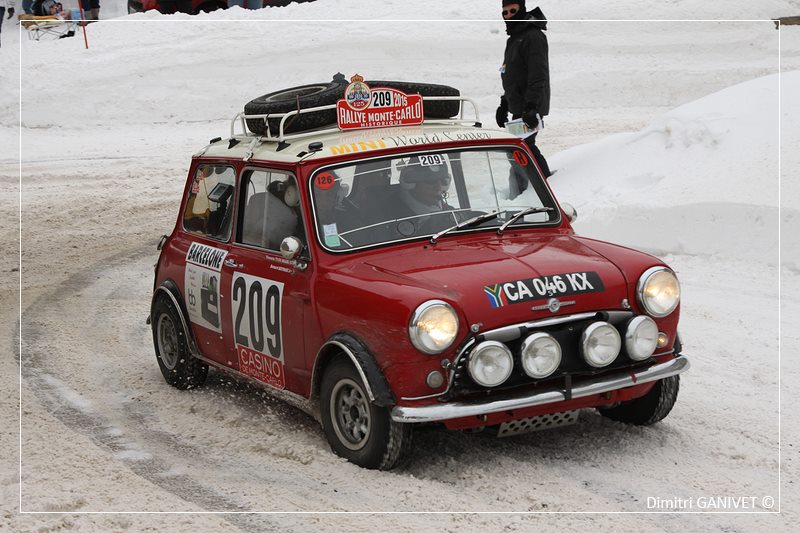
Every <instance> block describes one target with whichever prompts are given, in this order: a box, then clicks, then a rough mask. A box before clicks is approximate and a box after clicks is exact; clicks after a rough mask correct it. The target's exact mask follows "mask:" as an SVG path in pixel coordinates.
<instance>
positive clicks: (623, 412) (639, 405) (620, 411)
mask: <svg viewBox="0 0 800 533" xmlns="http://www.w3.org/2000/svg"><path fill="white" fill-rule="evenodd" d="M679 388H680V376H670V377H668V378H664V379H662V380H659V381H656V384H655V385H654V386H653V388H652V389H650V392H648V393H647V394H645V395H644V396H642V397H641V398H636V399H635V400H631V401H629V402H623V403H621V404H619V405H617V406H615V407H600V408H598V409H597V410H598V411H599V412H600V414H601V415H603V416H605V417H608V418H610V419H611V420H616V421H617V422H625V423H626V424H633V425H636V426H649V425H652V424H655V423H656V422H659V421H661V420H663V419H664V418H666V416H667V415H668V414H669V412H670V411H672V407H673V406H674V405H675V401H676V400H677V399H678V389H679Z"/></svg>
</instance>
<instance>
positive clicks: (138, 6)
mask: <svg viewBox="0 0 800 533" xmlns="http://www.w3.org/2000/svg"><path fill="white" fill-rule="evenodd" d="M142 11H144V5H143V4H142V2H137V0H128V14H132V13H141V12H142Z"/></svg>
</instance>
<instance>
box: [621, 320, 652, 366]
mask: <svg viewBox="0 0 800 533" xmlns="http://www.w3.org/2000/svg"><path fill="white" fill-rule="evenodd" d="M657 344H658V326H657V325H656V323H655V321H654V320H653V319H652V318H650V317H649V316H645V315H639V316H637V317H634V318H633V319H631V321H630V322H628V330H627V331H626V332H625V350H627V352H628V357H630V358H631V359H633V360H634V361H644V360H645V359H647V358H648V357H650V356H651V355H653V352H655V351H656V345H657Z"/></svg>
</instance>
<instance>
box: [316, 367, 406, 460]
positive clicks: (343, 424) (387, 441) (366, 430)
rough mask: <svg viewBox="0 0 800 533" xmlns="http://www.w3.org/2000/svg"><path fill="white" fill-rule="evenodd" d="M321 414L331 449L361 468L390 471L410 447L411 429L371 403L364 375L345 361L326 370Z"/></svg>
mask: <svg viewBox="0 0 800 533" xmlns="http://www.w3.org/2000/svg"><path fill="white" fill-rule="evenodd" d="M320 411H321V414H322V429H323V430H324V432H325V437H326V438H327V439H328V443H329V444H330V445H331V449H333V451H334V453H336V455H339V456H340V457H344V458H345V459H347V460H348V461H350V462H351V463H354V464H357V465H358V466H361V467H364V468H371V469H378V470H390V469H391V468H394V467H395V466H397V465H398V464H399V463H400V462H402V460H403V459H404V458H405V456H406V455H407V453H408V450H409V449H410V447H411V426H409V425H408V424H400V423H397V422H395V421H393V420H392V418H391V416H390V414H389V410H388V409H387V408H386V407H381V406H378V405H374V404H372V403H370V401H369V397H368V396H367V393H366V389H365V387H364V383H363V382H362V380H361V376H359V374H358V372H357V371H356V369H355V368H354V367H353V365H352V364H351V363H350V362H349V361H347V360H345V359H337V360H335V361H333V362H332V363H331V364H330V365H329V366H328V367H327V368H326V369H325V374H324V375H323V377H322V386H321V390H320Z"/></svg>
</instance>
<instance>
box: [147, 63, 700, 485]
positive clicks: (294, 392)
mask: <svg viewBox="0 0 800 533" xmlns="http://www.w3.org/2000/svg"><path fill="white" fill-rule="evenodd" d="M470 108H472V110H473V111H474V117H473V116H469V118H465V116H467V115H468V110H469V109H470ZM237 126H238V127H237ZM239 127H240V128H241V132H237V130H238V129H239ZM248 130H249V131H248ZM575 216H576V215H575V211H574V209H573V208H571V207H570V206H568V205H566V204H564V205H559V203H558V202H557V201H556V199H555V197H554V196H553V194H552V191H551V190H550V188H549V187H548V185H547V182H546V181H545V179H544V178H543V177H542V174H541V172H540V170H539V169H538V168H537V166H536V163H535V161H534V159H533V158H532V156H531V154H530V153H529V151H528V149H527V147H526V145H525V144H524V142H522V141H521V140H520V139H519V138H518V137H516V136H514V135H511V134H509V133H507V132H504V131H497V130H490V129H483V128H482V127H481V124H480V122H479V119H478V112H477V107H476V106H475V105H474V103H473V102H472V101H471V100H470V99H468V98H464V97H461V96H459V95H458V91H456V90H455V89H452V88H449V87H446V86H438V85H429V84H412V83H402V82H382V81H365V80H364V79H363V78H361V77H359V76H354V77H353V78H352V79H351V80H350V81H349V82H348V81H347V80H345V79H344V77H342V76H339V77H338V79H337V78H334V81H333V82H331V83H320V84H314V85H309V86H303V87H296V88H292V89H288V90H284V91H279V92H276V93H271V94H267V95H265V96H263V97H260V98H257V99H255V100H253V101H252V102H250V103H249V104H248V105H247V106H245V113H244V114H239V115H237V117H236V118H234V120H233V122H232V124H231V133H230V136H229V137H228V138H225V139H222V138H217V139H214V140H212V141H211V143H210V144H209V145H208V146H206V147H205V148H203V149H202V150H200V152H198V153H197V154H196V155H195V156H194V157H193V158H192V163H191V167H190V168H189V175H188V179H187V182H186V188H185V192H184V195H183V200H182V203H181V207H180V212H179V214H178V218H177V222H176V225H175V228H174V230H173V231H172V233H171V234H170V235H169V236H165V237H164V238H163V239H162V242H161V243H160V245H159V247H160V249H161V255H160V258H159V260H158V263H157V265H156V271H155V284H154V294H153V300H152V307H151V315H150V321H151V324H152V330H153V341H154V344H155V350H156V355H157V360H158V364H159V366H160V368H161V371H162V373H163V375H164V378H165V379H166V381H167V382H168V383H170V384H171V385H173V386H175V387H178V388H182V389H185V388H190V387H196V386H199V385H202V384H203V382H204V380H205V379H206V375H207V372H208V366H209V365H212V366H215V367H218V368H220V369H224V370H226V371H229V372H233V373H235V374H238V375H240V376H242V377H246V378H249V379H251V380H253V381H255V382H258V383H260V384H264V385H266V386H267V387H269V388H271V389H274V390H275V391H276V392H279V395H280V396H282V397H283V398H285V399H287V400H288V401H290V402H292V403H293V404H295V405H297V406H299V407H301V408H303V409H305V410H307V411H308V412H310V413H312V414H314V416H316V417H318V418H319V419H320V420H321V423H322V427H323V429H324V432H325V435H326V437H327V439H328V441H329V442H330V445H331V447H332V448H333V451H334V452H335V453H337V454H339V455H341V456H343V457H345V458H347V459H348V460H350V461H352V462H353V463H356V464H358V465H361V466H364V467H367V468H381V469H388V468H391V467H393V466H394V465H396V464H397V463H398V462H399V461H400V460H401V459H402V458H403V457H404V456H405V455H407V452H408V451H409V447H410V442H411V433H412V429H413V428H414V426H415V425H418V424H432V423H436V424H440V425H443V426H445V427H446V428H450V429H478V428H480V429H484V430H486V431H494V432H496V433H497V434H499V435H508V434H514V433H519V432H523V431H529V430H532V429H536V428H538V427H540V426H551V425H553V424H556V425H557V424H558V423H564V422H568V421H574V420H575V418H576V414H575V413H576V412H577V410H579V409H582V408H597V409H599V411H600V412H601V413H602V414H604V415H605V416H608V417H610V418H613V419H615V420H619V421H623V422H628V423H632V424H640V425H647V424H652V423H654V422H657V421H659V420H661V419H662V418H664V417H665V416H666V415H667V414H668V413H669V411H670V409H671V408H672V406H673V404H674V403H675V400H676V397H677V394H678V379H679V378H678V375H679V374H680V373H681V372H683V371H685V370H687V369H688V368H689V361H688V359H687V358H686V356H684V355H681V353H680V352H681V345H680V341H679V339H678V332H677V327H678V314H679V298H680V289H679V285H678V280H677V279H676V276H675V274H674V273H673V272H672V270H670V268H669V267H668V266H667V265H665V264H664V263H663V262H662V261H660V260H659V259H657V258H655V257H652V256H650V255H647V254H644V253H641V252H637V251H634V250H631V249H628V248H623V247H621V246H616V245H613V244H609V243H606V242H601V241H597V240H593V239H588V238H583V237H579V236H577V235H575V233H574V232H573V230H572V227H571V226H570V221H571V220H573V219H574V217H575Z"/></svg>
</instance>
